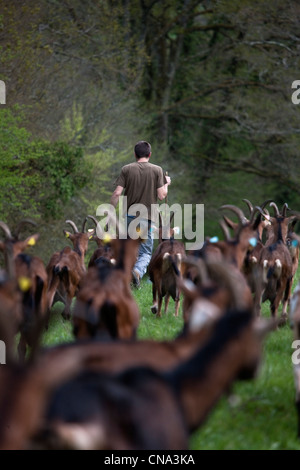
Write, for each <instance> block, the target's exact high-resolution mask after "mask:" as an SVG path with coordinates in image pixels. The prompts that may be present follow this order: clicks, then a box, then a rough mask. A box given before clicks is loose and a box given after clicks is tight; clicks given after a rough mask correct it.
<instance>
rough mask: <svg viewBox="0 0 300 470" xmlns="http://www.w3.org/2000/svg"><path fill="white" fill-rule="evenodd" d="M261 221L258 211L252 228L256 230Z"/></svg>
mask: <svg viewBox="0 0 300 470" xmlns="http://www.w3.org/2000/svg"><path fill="white" fill-rule="evenodd" d="M260 223H261V213H259V214H258V215H257V217H256V219H255V221H254V224H253V230H256V229H257V228H258V226H259V224H260Z"/></svg>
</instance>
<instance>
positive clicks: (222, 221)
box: [219, 220, 231, 241]
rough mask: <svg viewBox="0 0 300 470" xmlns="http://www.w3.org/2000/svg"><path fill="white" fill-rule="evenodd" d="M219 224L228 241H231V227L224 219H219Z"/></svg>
mask: <svg viewBox="0 0 300 470" xmlns="http://www.w3.org/2000/svg"><path fill="white" fill-rule="evenodd" d="M219 224H220V226H221V229H222V231H223V234H224V237H225V240H226V241H229V240H230V239H231V236H230V232H229V229H228V227H227V225H226V223H225V221H224V220H219Z"/></svg>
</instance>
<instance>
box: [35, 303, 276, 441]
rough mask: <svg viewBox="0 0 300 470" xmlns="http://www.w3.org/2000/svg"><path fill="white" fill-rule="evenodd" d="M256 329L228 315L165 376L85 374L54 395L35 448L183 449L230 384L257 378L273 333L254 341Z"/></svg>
mask: <svg viewBox="0 0 300 470" xmlns="http://www.w3.org/2000/svg"><path fill="white" fill-rule="evenodd" d="M254 324H255V320H254V319H253V315H252V312H251V311H248V310H247V311H234V312H227V313H226V315H224V316H222V317H221V318H220V319H219V320H217V321H216V322H215V323H214V327H213V329H212V331H211V334H210V335H209V336H208V337H207V338H206V340H205V341H204V343H203V344H201V346H200V347H199V348H198V349H197V351H196V352H195V353H194V354H193V355H192V356H191V357H189V358H188V359H186V360H184V361H183V362H180V363H179V364H176V365H175V366H173V367H171V368H169V369H168V370H166V371H157V370H155V369H153V368H151V367H147V366H138V367H129V368H126V369H124V370H122V371H120V372H118V373H104V372H102V373H100V372H99V371H95V370H89V369H85V370H83V371H82V372H81V373H79V374H78V375H77V377H76V378H74V379H71V380H69V381H67V382H66V383H65V384H64V385H62V386H60V387H58V388H57V389H56V390H55V392H54V393H53V395H52V397H51V400H50V401H49V404H48V407H47V410H46V413H45V417H44V423H43V425H42V426H41V429H40V432H39V433H37V435H36V436H35V438H34V439H33V443H32V446H33V447H35V446H36V447H37V448H46V449H51V448H69V449H78V448H81V449H110V450H115V449H118V450H138V449H140V450H141V449H142V450H150V449H151V450H163V449H168V450H172V449H174V450H175V449H181V450H182V449H187V448H188V439H189V436H190V435H191V433H192V432H193V431H194V430H195V429H197V428H198V427H199V426H201V424H202V423H203V422H204V420H205V419H206V418H207V416H208V414H209V413H210V411H211V409H212V408H213V406H214V405H215V403H216V402H217V401H218V400H219V399H220V397H221V396H222V394H223V393H224V391H226V390H227V389H228V387H229V386H230V385H231V384H232V382H233V381H234V380H235V379H236V378H237V377H242V376H243V377H244V378H252V377H253V376H254V374H255V373H256V371H257V366H258V364H259V362H260V358H261V343H262V335H263V334H265V332H266V330H268V329H270V325H269V324H268V325H267V327H266V326H264V332H262V331H260V332H259V333H258V332H257V330H256V328H255V326H254Z"/></svg>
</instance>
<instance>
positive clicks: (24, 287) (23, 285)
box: [18, 276, 31, 292]
mask: <svg viewBox="0 0 300 470" xmlns="http://www.w3.org/2000/svg"><path fill="white" fill-rule="evenodd" d="M18 284H19V287H20V289H21V291H22V292H26V291H28V289H30V287H31V280H30V279H29V278H28V277H25V276H21V277H19V279H18Z"/></svg>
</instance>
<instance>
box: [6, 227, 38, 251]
mask: <svg viewBox="0 0 300 470" xmlns="http://www.w3.org/2000/svg"><path fill="white" fill-rule="evenodd" d="M25 224H31V225H36V223H35V222H33V221H32V220H29V219H24V220H22V221H21V222H20V223H19V225H18V226H17V228H16V230H15V232H14V234H12V232H11V230H10V229H9V227H8V225H7V224H6V223H4V222H0V228H1V229H2V231H3V232H4V236H5V240H4V241H0V250H1V251H3V252H4V253H5V251H6V249H7V246H8V245H11V246H12V252H13V257H14V258H16V257H17V256H18V255H19V254H20V253H23V251H25V250H26V248H28V247H31V246H34V245H35V244H36V242H37V240H38V239H39V234H38V233H35V234H33V235H30V236H29V237H27V238H25V240H20V239H19V236H20V231H21V228H23V227H24V225H25Z"/></svg>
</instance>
